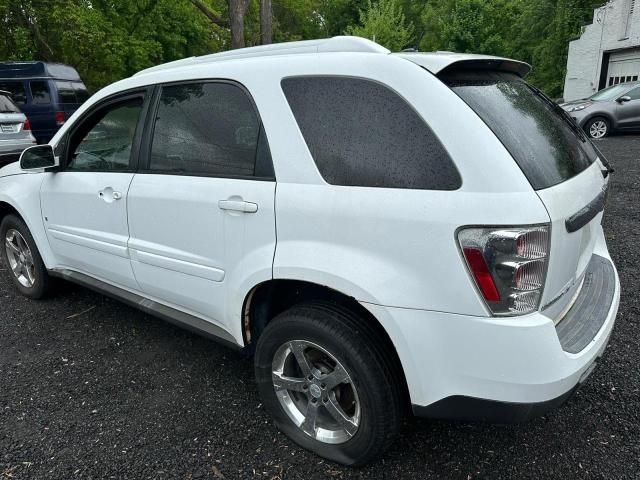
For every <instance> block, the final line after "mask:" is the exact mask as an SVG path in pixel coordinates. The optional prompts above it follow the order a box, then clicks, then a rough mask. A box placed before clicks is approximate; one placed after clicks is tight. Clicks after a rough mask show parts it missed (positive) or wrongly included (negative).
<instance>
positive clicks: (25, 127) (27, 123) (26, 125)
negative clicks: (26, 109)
mask: <svg viewBox="0 0 640 480" xmlns="http://www.w3.org/2000/svg"><path fill="white" fill-rule="evenodd" d="M22 130H31V122H30V121H29V119H28V118H27V119H26V120H25V121H24V124H23V125H22Z"/></svg>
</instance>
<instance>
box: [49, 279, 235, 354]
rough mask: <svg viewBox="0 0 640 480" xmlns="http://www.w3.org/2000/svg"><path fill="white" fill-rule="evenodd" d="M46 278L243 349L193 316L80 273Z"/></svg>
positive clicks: (232, 339)
mask: <svg viewBox="0 0 640 480" xmlns="http://www.w3.org/2000/svg"><path fill="white" fill-rule="evenodd" d="M49 274H50V275H51V276H53V277H58V278H62V279H64V280H68V281H70V282H73V283H77V284H79V285H82V286H83V287H86V288H88V289H90V290H93V291H95V292H98V293H101V294H103V295H106V296H108V297H111V298H114V299H116V300H119V301H121V302H123V303H125V304H127V305H129V306H131V307H134V308H137V309H138V310H141V311H143V312H145V313H148V314H150V315H153V316H154V317H158V318H160V319H162V320H164V321H166V322H169V323H172V324H174V325H177V326H179V327H182V328H185V329H186V330H190V331H192V332H194V333H197V334H198V335H202V336H204V337H207V338H210V339H212V340H215V341H217V342H220V343H223V344H224V345H226V346H228V347H231V348H233V349H235V350H241V349H242V346H240V345H238V344H237V343H236V341H235V339H234V338H233V337H232V336H231V335H230V334H229V333H228V332H227V331H226V330H224V329H223V328H221V327H219V326H217V325H214V324H213V323H210V322H207V321H206V320H203V319H201V318H198V317H196V316H193V315H189V314H188V313H184V312H181V311H179V310H176V309H175V308H171V307H167V306H166V305H163V304H161V303H158V302H155V301H153V300H150V299H148V298H145V297H142V296H140V295H137V294H135V293H131V292H128V291H126V290H124V289H121V288H118V287H115V286H113V285H110V284H108V283H105V282H102V281H100V280H97V279H95V278H93V277H90V276H89V275H85V274H83V273H79V272H75V271H72V270H66V269H53V270H49Z"/></svg>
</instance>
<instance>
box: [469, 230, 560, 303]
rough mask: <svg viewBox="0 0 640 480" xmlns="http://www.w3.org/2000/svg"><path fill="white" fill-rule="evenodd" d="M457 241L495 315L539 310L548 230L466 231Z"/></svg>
mask: <svg viewBox="0 0 640 480" xmlns="http://www.w3.org/2000/svg"><path fill="white" fill-rule="evenodd" d="M458 241H459V242H460V246H461V248H462V253H463V255H464V258H465V260H466V263H467V267H468V268H469V272H470V273H471V276H472V277H473V279H474V281H475V283H476V285H477V287H478V290H480V293H481V294H482V296H483V298H484V300H485V302H486V304H487V306H488V307H489V309H490V310H491V312H492V313H493V314H494V315H523V314H526V313H531V312H533V311H535V310H536V309H537V308H538V307H539V305H540V299H541V298H542V290H543V288H544V282H545V277H546V273H547V263H548V257H549V227H548V226H535V227H506V228H465V229H462V230H460V231H459V233H458Z"/></svg>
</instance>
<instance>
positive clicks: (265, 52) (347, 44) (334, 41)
mask: <svg viewBox="0 0 640 480" xmlns="http://www.w3.org/2000/svg"><path fill="white" fill-rule="evenodd" d="M324 52H364V53H382V54H388V53H390V51H389V50H387V49H386V48H384V47H383V46H381V45H378V44H377V43H375V42H372V41H371V40H367V39H366V38H361V37H350V36H338V37H332V38H323V39H320V40H303V41H300V42H286V43H274V44H271V45H261V46H258V47H248V48H239V49H237V50H229V51H227V52H220V53H213V54H210V55H203V56H201V57H189V58H184V59H182V60H176V61H174V62H169V63H164V64H162V65H157V66H155V67H151V68H147V69H145V70H142V71H140V72H138V73H136V74H135V75H143V74H147V73H151V72H157V71H160V70H168V69H171V68H177V67H185V66H190V65H199V64H203V63H213V62H219V61H224V60H233V59H238V58H254V57H264V56H269V55H292V54H299V53H324Z"/></svg>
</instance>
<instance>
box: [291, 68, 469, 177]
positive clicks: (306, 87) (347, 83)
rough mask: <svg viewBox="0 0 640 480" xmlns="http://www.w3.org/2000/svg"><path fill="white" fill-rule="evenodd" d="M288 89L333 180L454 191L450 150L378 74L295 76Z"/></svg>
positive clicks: (303, 129) (312, 145)
mask: <svg viewBox="0 0 640 480" xmlns="http://www.w3.org/2000/svg"><path fill="white" fill-rule="evenodd" d="M282 89H283V91H284V93H285V96H286V98H287V101H288V102H289V105H290V107H291V110H292V112H293V114H294V116H295V119H296V121H297V123H298V126H299V128H300V131H301V132H302V135H303V136H304V139H305V141H306V143H307V146H308V147H309V151H310V152H311V155H312V156H313V159H314V161H315V163H316V165H317V167H318V170H319V171H320V174H321V175H322V177H323V178H324V179H325V181H326V182H328V183H330V184H333V185H347V186H363V187H386V188H407V189H425V190H455V189H458V188H460V186H461V184H462V181H461V178H460V175H459V173H458V170H457V169H456V167H455V165H454V164H453V161H452V160H451V158H450V157H449V155H448V154H447V152H446V150H445V149H444V147H443V146H442V144H441V143H440V141H439V140H438V138H437V137H436V136H435V134H434V133H433V132H432V131H431V129H430V128H429V126H428V125H427V124H426V123H425V122H424V120H423V119H422V118H421V117H420V115H418V113H417V112H416V111H415V110H414V109H413V108H412V107H411V105H409V104H408V103H407V101H406V100H404V99H403V98H402V97H401V96H400V95H398V94H397V93H396V92H394V91H393V90H391V89H390V88H388V87H386V86H384V85H382V84H380V83H378V82H374V81H371V80H367V79H361V78H353V77H338V76H317V77H291V78H286V79H284V80H283V81H282Z"/></svg>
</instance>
